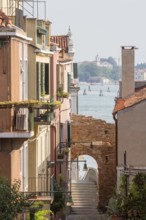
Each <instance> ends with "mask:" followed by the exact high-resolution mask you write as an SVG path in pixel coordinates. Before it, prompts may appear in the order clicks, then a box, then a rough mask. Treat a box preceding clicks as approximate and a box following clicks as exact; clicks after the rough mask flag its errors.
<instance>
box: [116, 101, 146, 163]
mask: <svg viewBox="0 0 146 220" xmlns="http://www.w3.org/2000/svg"><path fill="white" fill-rule="evenodd" d="M125 151H126V152H127V164H128V165H129V166H131V165H132V166H146V101H143V102H141V103H139V104H137V105H135V106H133V107H130V108H127V109H125V110H122V111H120V112H119V113H118V166H120V165H123V164H124V152H125Z"/></svg>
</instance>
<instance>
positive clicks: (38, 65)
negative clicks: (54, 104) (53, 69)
mask: <svg viewBox="0 0 146 220" xmlns="http://www.w3.org/2000/svg"><path fill="white" fill-rule="evenodd" d="M36 92H37V98H38V99H40V96H41V63H39V62H37V91H36Z"/></svg>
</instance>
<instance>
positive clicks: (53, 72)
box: [50, 52, 59, 98]
mask: <svg viewBox="0 0 146 220" xmlns="http://www.w3.org/2000/svg"><path fill="white" fill-rule="evenodd" d="M58 58H59V52H54V54H53V55H52V56H51V58H50V81H51V83H52V82H53V83H52V84H50V97H51V98H55V97H56V91H57V60H58Z"/></svg>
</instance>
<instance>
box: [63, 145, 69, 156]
mask: <svg viewBox="0 0 146 220" xmlns="http://www.w3.org/2000/svg"><path fill="white" fill-rule="evenodd" d="M63 152H64V154H65V155H67V154H68V153H69V148H68V147H65V148H64V149H63Z"/></svg>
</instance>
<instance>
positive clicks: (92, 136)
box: [71, 115, 116, 207]
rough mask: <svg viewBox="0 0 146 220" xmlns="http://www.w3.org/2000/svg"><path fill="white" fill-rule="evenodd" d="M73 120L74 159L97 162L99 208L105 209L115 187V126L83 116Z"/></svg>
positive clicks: (73, 117)
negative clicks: (82, 158) (82, 156)
mask: <svg viewBox="0 0 146 220" xmlns="http://www.w3.org/2000/svg"><path fill="white" fill-rule="evenodd" d="M72 120H73V123H72V142H73V144H72V148H71V153H72V159H75V158H76V157H77V156H79V155H89V156H92V157H93V158H94V159H95V160H96V161H97V164H98V175H99V186H98V188H99V206H100V207H103V206H105V205H107V203H108V200H109V198H110V197H111V196H112V194H113V190H114V187H115V179H116V166H115V159H116V158H115V125H114V124H110V123H106V122H105V121H102V120H99V119H94V118H92V117H86V116H82V115H73V116H72Z"/></svg>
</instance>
